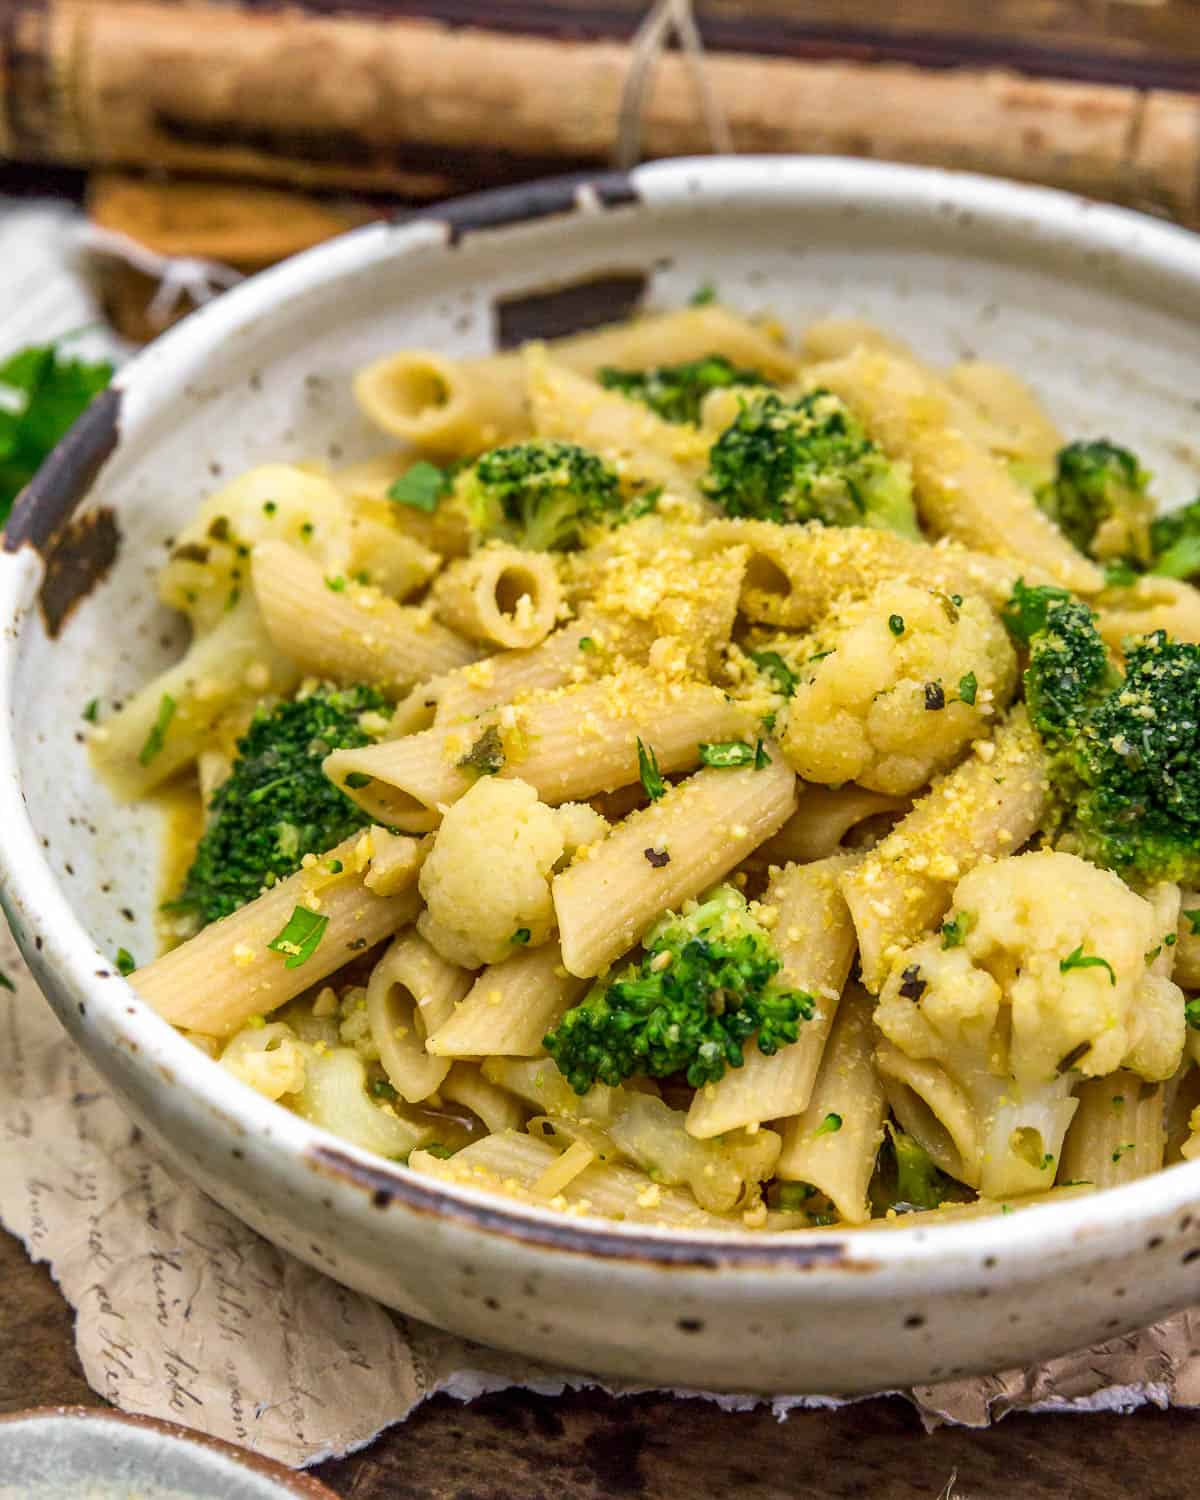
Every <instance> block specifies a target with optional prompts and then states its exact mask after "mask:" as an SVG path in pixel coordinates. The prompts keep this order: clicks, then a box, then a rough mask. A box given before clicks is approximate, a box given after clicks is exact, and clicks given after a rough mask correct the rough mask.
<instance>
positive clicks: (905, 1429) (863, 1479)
mask: <svg viewBox="0 0 1200 1500" xmlns="http://www.w3.org/2000/svg"><path fill="white" fill-rule="evenodd" d="M59 1403H66V1404H75V1405H88V1406H101V1405H103V1404H104V1403H103V1402H102V1401H101V1400H100V1398H99V1397H98V1396H97V1395H95V1393H94V1392H93V1391H91V1390H90V1389H89V1388H88V1385H87V1382H86V1381H85V1380H84V1378H83V1372H82V1371H81V1369H80V1367H79V1363H78V1361H77V1359H76V1357H75V1347H74V1342H73V1340H72V1336H71V1314H70V1310H69V1309H68V1307H67V1305H66V1303H65V1302H64V1301H63V1299H62V1297H61V1296H60V1294H59V1292H58V1290H57V1289H56V1287H55V1286H54V1283H53V1282H52V1281H51V1279H50V1277H49V1275H48V1273H47V1271H46V1269H45V1267H43V1266H34V1265H32V1264H31V1263H30V1262H29V1261H28V1260H27V1259H26V1257H25V1253H24V1251H23V1250H22V1248H21V1246H20V1245H19V1244H18V1242H17V1241H16V1240H14V1239H12V1238H11V1237H10V1236H8V1235H6V1234H4V1233H2V1232H0V1413H2V1412H10V1411H19V1410H21V1409H23V1408H25V1407H30V1406H40V1405H56V1404H59ZM1198 1469H1200V1414H1197V1415H1195V1416H1193V1415H1192V1414H1190V1413H1187V1412H1158V1411H1154V1410H1142V1411H1139V1412H1137V1413H1135V1414H1133V1415H1132V1416H1127V1417H1119V1416H1109V1415H1105V1416H1061V1417H1058V1416H1055V1417H1050V1416H1014V1417H1008V1418H1006V1419H1005V1420H1004V1421H1003V1422H1002V1423H1001V1424H1000V1425H999V1426H997V1427H994V1428H991V1429H988V1430H986V1431H981V1432H974V1431H968V1430H965V1429H963V1428H942V1429H941V1430H940V1431H938V1432H936V1433H934V1434H932V1435H931V1436H926V1435H925V1434H924V1433H923V1432H922V1430H921V1427H920V1425H919V1423H918V1422H917V1420H916V1418H915V1416H914V1415H913V1413H912V1411H911V1409H910V1408H909V1407H908V1406H907V1405H906V1404H905V1403H904V1402H902V1401H897V1400H892V1401H869V1402H863V1403H861V1404H860V1405H858V1406H855V1407H851V1408H848V1409H847V1410H844V1411H836V1412H822V1411H813V1412H797V1413H795V1414H793V1415H792V1416H791V1417H790V1418H789V1419H788V1420H787V1421H786V1422H784V1423H778V1422H776V1421H775V1419H774V1418H773V1417H772V1416H771V1415H770V1414H769V1413H768V1412H764V1411H757V1412H722V1411H720V1410H718V1409H717V1408H716V1407H714V1406H712V1405H710V1404H709V1403H708V1402H704V1401H673V1400H671V1399H669V1398H665V1397H661V1398H660V1397H649V1396H647V1397H636V1398H631V1399H629V1400H624V1401H616V1400H612V1399H610V1398H608V1397H605V1396H601V1395H596V1394H584V1395H574V1396H566V1397H562V1398H558V1399H550V1398H543V1397H538V1396H532V1395H529V1394H527V1393H525V1392H520V1391H514V1392H510V1393H508V1394H506V1395H499V1396H488V1397H485V1398H484V1399H482V1400H480V1401H476V1402H475V1403H474V1404H472V1405H470V1406H461V1405H459V1403H458V1402H456V1401H451V1400H449V1399H447V1398H445V1397H439V1398H438V1399H436V1400H434V1401H430V1402H428V1403H427V1404H426V1405H425V1406H423V1407H420V1408H418V1410H417V1412H416V1413H415V1414H414V1416H413V1417H412V1418H411V1420H409V1421H408V1422H407V1423H404V1424H403V1425H401V1426H398V1427H393V1428H391V1429H390V1431H388V1432H387V1433H385V1434H384V1435H383V1437H381V1438H380V1439H379V1440H378V1441H377V1442H376V1443H374V1444H373V1445H372V1446H371V1447H370V1448H368V1449H366V1450H365V1451H364V1452H362V1453H357V1454H355V1455H354V1456H353V1457H351V1458H346V1459H341V1460H338V1461H336V1462H333V1463H327V1464H322V1465H321V1467H320V1468H318V1469H316V1470H314V1473H316V1474H317V1475H318V1476H319V1477H320V1478H321V1479H323V1480H324V1481H325V1483H326V1484H327V1485H329V1487H330V1488H331V1489H333V1490H334V1491H335V1492H336V1493H337V1494H338V1495H340V1496H341V1497H343V1500H625V1497H630V1496H632V1497H637V1500H685V1497H686V1500H724V1497H726V1496H736V1497H737V1500H939V1497H942V1500H949V1497H950V1496H953V1497H954V1500H1052V1497H1053V1500H1185V1497H1187V1500H1192V1497H1193V1495H1194V1493H1195V1489H1196V1481H1195V1474H1196V1472H1197V1470H1198ZM952 1475H956V1478H955V1480H954V1483H953V1485H951V1483H950V1481H951V1476H952ZM2 1479H3V1475H2V1474H0V1480H2Z"/></svg>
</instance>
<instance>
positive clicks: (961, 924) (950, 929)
mask: <svg viewBox="0 0 1200 1500" xmlns="http://www.w3.org/2000/svg"><path fill="white" fill-rule="evenodd" d="M972 920H973V917H972V913H971V912H969V911H960V912H959V914H958V916H956V917H955V918H954V919H953V920H952V921H949V922H943V923H942V947H943V948H961V947H962V945H963V943H964V942H965V941H966V936H967V933H968V932H969V931H970V930H971V922H972Z"/></svg>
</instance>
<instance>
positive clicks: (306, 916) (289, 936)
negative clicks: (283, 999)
mask: <svg viewBox="0 0 1200 1500" xmlns="http://www.w3.org/2000/svg"><path fill="white" fill-rule="evenodd" d="M328 926H329V918H328V917H325V916H322V915H321V914H320V913H319V912H315V911H309V909H308V907H307V906H297V907H296V908H295V910H294V911H293V912H292V914H291V916H290V917H289V918H288V920H287V926H286V927H285V928H284V929H283V931H282V932H281V933H280V934H279V936H278V937H275V938H272V939H271V941H270V942H269V943H268V944H267V947H268V948H269V949H270V950H271V952H272V953H282V954H284V955H285V957H286V960H287V962H286V964H285V967H286V968H289V969H298V968H299V967H300V965H301V964H306V963H307V962H308V960H309V959H310V958H311V957H312V956H313V954H314V953H315V952H316V951H317V948H318V947H319V946H320V943H321V939H322V938H323V937H324V936H325V929H326V928H327V927H328Z"/></svg>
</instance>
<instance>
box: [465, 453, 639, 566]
mask: <svg viewBox="0 0 1200 1500" xmlns="http://www.w3.org/2000/svg"><path fill="white" fill-rule="evenodd" d="M454 491H455V495H456V496H457V498H458V500H459V501H460V502H461V503H462V504H463V505H464V506H465V508H466V512H467V516H468V519H469V520H470V523H471V525H472V527H473V528H474V530H475V531H477V532H479V533H480V534H481V535H483V536H485V537H499V538H501V539H502V540H504V541H507V542H514V543H516V544H517V545H518V546H520V547H530V548H532V549H533V550H534V551H535V552H550V551H566V550H567V549H569V548H571V547H576V546H578V545H579V542H580V539H581V532H582V529H583V527H584V526H585V525H586V524H588V523H589V522H593V521H598V520H602V519H604V518H606V517H609V516H615V515H616V514H617V513H618V512H619V511H620V510H621V506H622V495H621V489H620V484H619V481H618V479H617V475H616V471H615V470H614V469H613V468H612V467H611V466H610V465H609V464H607V463H605V461H604V460H603V459H602V458H601V457H600V456H599V455H598V454H596V453H592V452H590V451H589V450H588V449H587V448H580V447H579V446H578V445H577V444H575V443H559V442H552V441H550V440H548V439H544V438H533V439H531V440H530V441H529V442H527V443H514V444H512V445H511V446H510V447H507V448H494V449H493V450H492V452H490V453H485V454H484V455H483V457H482V458H480V459H478V460H477V461H476V462H475V463H474V464H472V465H471V467H470V468H468V469H466V470H464V471H463V473H461V474H460V475H459V476H458V478H457V479H456V481H455V485H454Z"/></svg>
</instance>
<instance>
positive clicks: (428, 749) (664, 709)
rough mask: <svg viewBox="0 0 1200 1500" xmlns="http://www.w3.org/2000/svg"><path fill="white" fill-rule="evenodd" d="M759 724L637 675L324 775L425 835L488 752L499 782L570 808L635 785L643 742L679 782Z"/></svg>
mask: <svg viewBox="0 0 1200 1500" xmlns="http://www.w3.org/2000/svg"><path fill="white" fill-rule="evenodd" d="M750 722H751V721H750V719H749V717H748V715H747V714H746V711H745V710H744V709H743V708H741V707H739V706H738V705H737V704H735V703H731V702H729V701H728V699H727V698H726V697H725V695H724V694H723V693H722V692H720V691H719V690H718V689H717V688H713V687H706V686H703V685H702V684H700V683H687V682H681V683H671V682H663V681H661V680H659V679H657V678H655V677H653V676H651V675H649V674H647V673H641V672H636V671H630V672H625V673H619V674H616V675H614V676H612V677H607V678H604V679H602V680H601V681H600V682H596V683H584V684H581V685H580V686H576V687H568V688H564V689H562V690H561V691H559V692H551V693H547V694H543V695H541V696H540V697H536V698H533V699H530V700H528V701H526V702H523V703H521V704H519V705H517V706H515V707H512V708H509V709H507V710H501V712H500V714H499V715H497V716H494V717H485V718H482V719H477V720H474V721H472V722H470V723H467V724H453V725H447V726H445V727H434V728H433V729H427V730H424V731H422V732H421V733H420V734H414V735H409V736H406V737H405V738H404V739H400V740H388V741H385V742H384V743H383V744H379V745H372V746H367V747H365V748H364V749H362V750H339V751H337V752H335V753H334V754H333V755H331V756H330V757H329V759H328V760H327V761H326V762H325V769H326V774H327V775H328V776H330V777H331V778H332V780H333V781H335V782H336V783H337V784H338V785H339V786H341V787H342V788H343V789H344V790H345V791H346V793H347V794H348V795H349V796H351V797H352V798H353V799H354V800H355V801H356V802H357V803H358V804H359V805H360V806H361V807H363V808H364V809H365V810H366V811H367V812H369V813H370V814H371V816H372V817H375V818H378V819H379V821H380V822H383V823H388V824H391V825H393V826H395V827H397V828H402V829H405V830H406V831H410V832H424V831H426V830H428V829H430V828H433V827H436V825H437V823H438V822H439V821H440V818H441V813H440V812H439V808H440V807H442V806H444V805H446V804H448V803H451V802H454V801H457V799H458V798H459V797H461V796H462V795H463V794H464V792H466V791H467V790H468V788H469V787H470V786H472V785H473V783H474V781H475V780H476V779H477V776H478V772H477V771H474V769H473V767H474V762H477V761H479V760H480V758H481V757H482V756H483V754H484V750H486V752H487V757H488V765H489V766H494V767H495V774H497V775H500V776H516V777H519V778H520V779H521V780H522V781H525V782H528V783H529V785H530V786H532V787H535V788H536V789H537V792H538V795H539V796H540V797H541V798H543V800H545V801H547V802H552V803H556V802H571V801H577V800H579V799H580V798H584V797H590V796H592V795H594V794H595V793H596V792H607V791H614V790H615V789H616V788H617V787H620V786H627V785H629V784H630V783H631V782H633V781H636V780H637V777H638V740H639V738H640V737H641V736H642V735H643V734H648V735H650V739H651V742H652V748H653V750H654V752H655V754H656V755H657V757H658V763H659V766H660V768H661V769H662V771H663V772H666V773H670V772H676V771H686V770H688V769H689V768H690V767H692V766H694V765H695V764H696V763H697V761H698V760H699V746H700V743H701V741H705V740H727V739H733V738H736V737H739V736H740V735H742V734H743V733H745V732H747V731H748V729H749V727H750ZM651 726H655V727H654V728H653V729H652V728H651ZM480 746H483V747H484V750H481V749H480V748H479V747H480ZM472 757H474V760H473V759H472ZM363 777H368V778H369V781H368V782H366V783H365V784H364V783H362V781H361V778H363Z"/></svg>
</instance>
